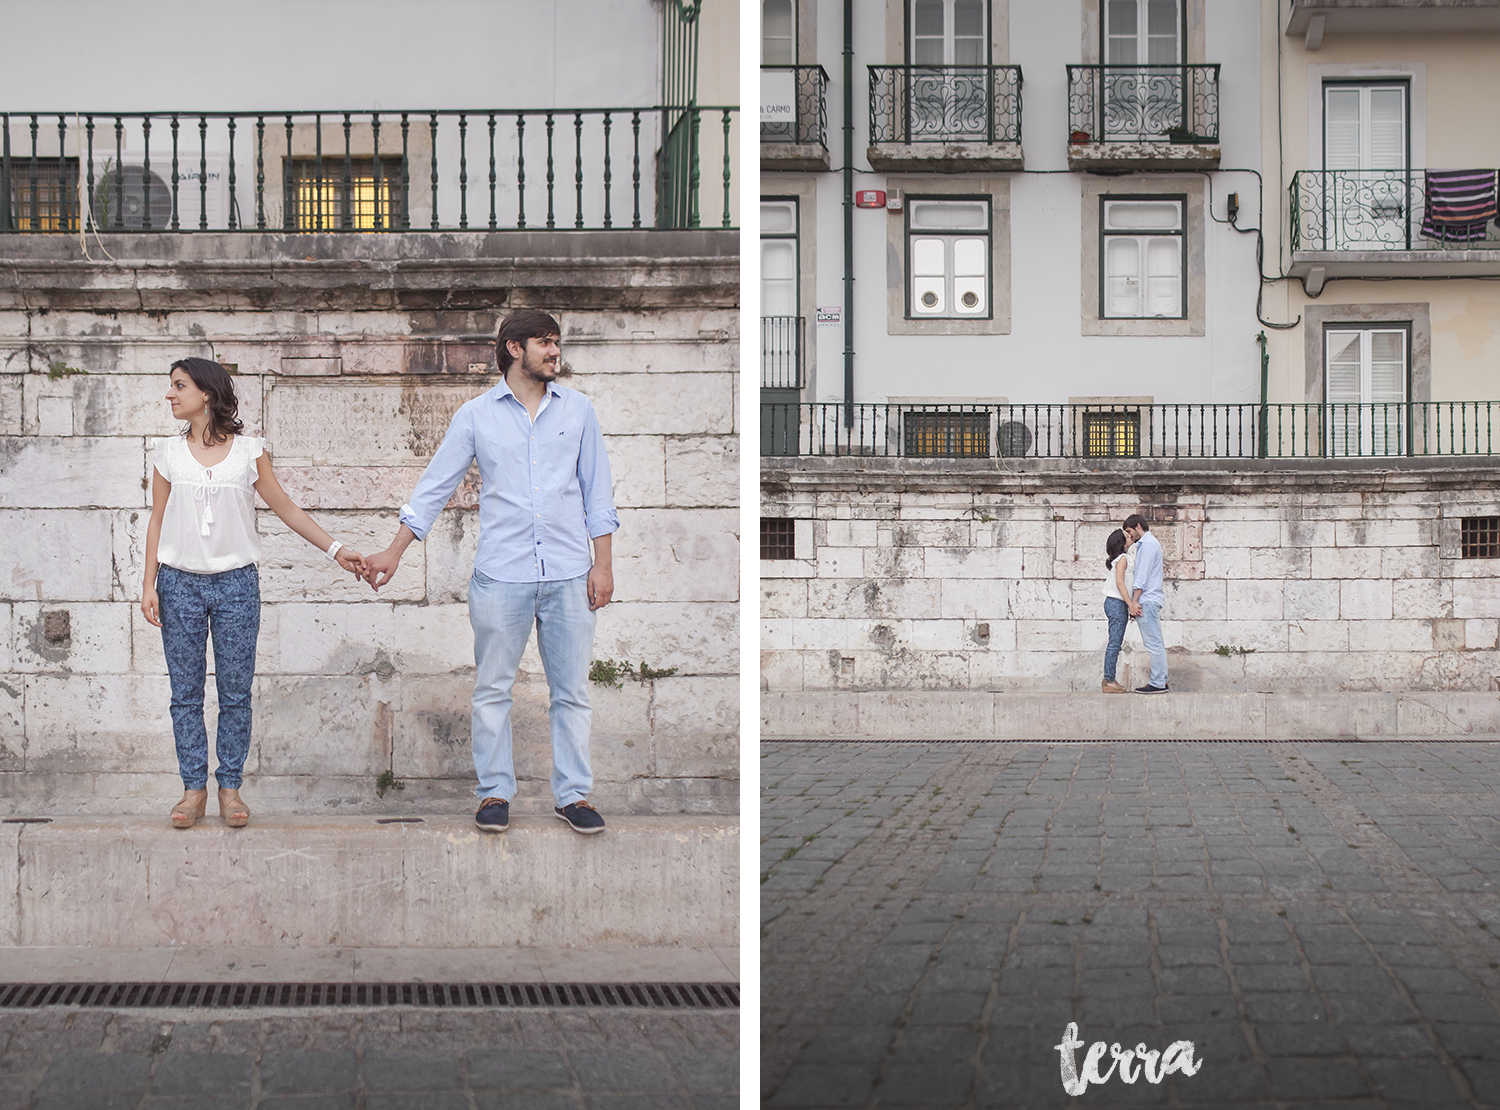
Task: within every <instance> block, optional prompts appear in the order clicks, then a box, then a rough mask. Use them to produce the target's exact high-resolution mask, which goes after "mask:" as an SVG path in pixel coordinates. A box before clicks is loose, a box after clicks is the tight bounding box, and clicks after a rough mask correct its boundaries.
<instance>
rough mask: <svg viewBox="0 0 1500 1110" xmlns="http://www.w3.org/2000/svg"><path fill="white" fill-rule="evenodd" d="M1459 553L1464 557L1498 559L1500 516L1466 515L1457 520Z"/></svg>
mask: <svg viewBox="0 0 1500 1110" xmlns="http://www.w3.org/2000/svg"><path fill="white" fill-rule="evenodd" d="M1459 549H1460V550H1459V554H1460V556H1461V557H1462V558H1465V559H1500V516H1466V517H1464V518H1463V519H1462V520H1461V521H1460V522H1459Z"/></svg>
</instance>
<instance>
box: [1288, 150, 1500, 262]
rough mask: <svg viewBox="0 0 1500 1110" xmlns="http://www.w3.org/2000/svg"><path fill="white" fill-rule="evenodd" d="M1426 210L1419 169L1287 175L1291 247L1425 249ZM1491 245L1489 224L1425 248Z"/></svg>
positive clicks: (1495, 234)
mask: <svg viewBox="0 0 1500 1110" xmlns="http://www.w3.org/2000/svg"><path fill="white" fill-rule="evenodd" d="M1426 208H1427V174H1426V171H1425V170H1417V169H1407V170H1301V171H1299V172H1297V173H1296V174H1293V175H1292V184H1291V214H1292V249H1293V250H1308V251H1348V250H1353V251H1409V250H1421V249H1424V248H1427V247H1428V246H1429V240H1426V239H1424V238H1423V236H1422V216H1423V213H1424V212H1425V211H1426ZM1497 242H1500V230H1497V228H1496V225H1495V223H1494V221H1493V220H1491V221H1489V222H1488V223H1486V225H1485V229H1484V237H1483V238H1482V239H1473V240H1465V241H1455V240H1444V239H1443V238H1442V237H1441V236H1439V237H1438V238H1437V239H1435V240H1431V241H1430V245H1431V246H1433V247H1436V248H1438V249H1443V250H1463V249H1473V250H1493V249H1494V247H1495V244H1496V243H1497Z"/></svg>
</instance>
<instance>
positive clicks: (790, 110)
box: [760, 69, 797, 123]
mask: <svg viewBox="0 0 1500 1110" xmlns="http://www.w3.org/2000/svg"><path fill="white" fill-rule="evenodd" d="M796 119H797V71H796V70H791V69H763V70H761V71H760V122H761V123H795V122H796Z"/></svg>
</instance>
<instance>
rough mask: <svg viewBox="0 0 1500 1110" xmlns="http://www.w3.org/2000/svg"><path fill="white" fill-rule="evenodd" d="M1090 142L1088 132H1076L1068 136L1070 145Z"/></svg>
mask: <svg viewBox="0 0 1500 1110" xmlns="http://www.w3.org/2000/svg"><path fill="white" fill-rule="evenodd" d="M1088 141H1089V133H1088V132H1087V131H1074V132H1072V133H1071V134H1070V135H1069V136H1068V142H1070V143H1086V142H1088Z"/></svg>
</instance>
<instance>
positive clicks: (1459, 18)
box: [1286, 0, 1500, 50]
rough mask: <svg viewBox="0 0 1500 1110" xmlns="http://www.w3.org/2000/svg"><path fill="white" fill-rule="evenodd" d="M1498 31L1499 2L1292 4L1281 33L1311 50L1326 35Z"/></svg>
mask: <svg viewBox="0 0 1500 1110" xmlns="http://www.w3.org/2000/svg"><path fill="white" fill-rule="evenodd" d="M1453 31H1458V32H1466V31H1500V0H1292V10H1291V14H1290V15H1288V17H1287V22H1286V33H1287V34H1288V35H1299V36H1301V37H1302V39H1303V42H1304V44H1305V45H1306V47H1307V49H1309V50H1317V49H1318V48H1319V47H1320V46H1322V44H1323V39H1324V37H1325V36H1326V35H1348V34H1423V33H1427V34H1433V33H1442V32H1453Z"/></svg>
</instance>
